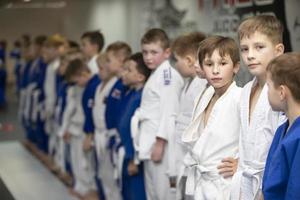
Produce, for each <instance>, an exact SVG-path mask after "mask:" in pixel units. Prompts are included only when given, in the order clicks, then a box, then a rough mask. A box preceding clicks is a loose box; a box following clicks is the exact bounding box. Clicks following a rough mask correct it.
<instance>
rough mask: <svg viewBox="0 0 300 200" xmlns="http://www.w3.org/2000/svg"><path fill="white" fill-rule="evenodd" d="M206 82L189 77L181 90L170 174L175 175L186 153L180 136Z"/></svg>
mask: <svg viewBox="0 0 300 200" xmlns="http://www.w3.org/2000/svg"><path fill="white" fill-rule="evenodd" d="M206 84H207V81H206V79H200V78H198V77H195V78H190V79H189V80H188V81H186V83H185V86H184V87H183V90H182V92H181V95H180V99H179V113H178V116H177V118H176V124H175V137H174V139H175V140H174V149H175V155H176V156H172V159H173V161H174V164H173V165H171V166H174V168H173V169H172V170H171V172H170V176H177V175H178V173H179V169H180V168H181V167H182V165H183V158H184V156H185V154H186V153H187V149H186V147H185V146H184V145H183V143H182V141H181V136H182V134H183V132H184V130H185V129H186V128H187V126H188V125H189V124H190V123H191V121H192V114H193V108H194V102H195V99H196V97H197V96H198V95H199V94H201V93H202V92H203V90H204V89H205V88H206ZM169 145H170V142H169ZM171 166H170V167H171Z"/></svg>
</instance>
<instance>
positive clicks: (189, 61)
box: [185, 55, 196, 68]
mask: <svg viewBox="0 0 300 200" xmlns="http://www.w3.org/2000/svg"><path fill="white" fill-rule="evenodd" d="M185 59H186V61H187V64H188V66H189V67H190V68H194V65H195V62H196V60H195V58H194V57H193V56H191V55H187V56H185Z"/></svg>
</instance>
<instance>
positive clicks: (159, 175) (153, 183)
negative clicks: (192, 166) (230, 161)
mask: <svg viewBox="0 0 300 200" xmlns="http://www.w3.org/2000/svg"><path fill="white" fill-rule="evenodd" d="M141 46H142V53H143V58H144V61H145V63H146V65H147V67H148V68H149V69H151V70H152V74H151V76H150V77H149V79H148V80H147V82H146V84H145V86H144V90H143V94H142V100H141V105H140V108H139V109H137V111H136V112H135V115H134V116H133V118H132V128H133V129H134V130H135V131H132V134H133V136H134V143H135V148H136V150H137V156H138V159H140V160H143V161H144V174H145V187H146V194H147V199H151V200H168V199H171V198H172V197H171V196H172V191H171V188H170V184H169V175H168V174H169V173H170V171H169V167H171V166H170V165H169V161H170V160H169V156H175V155H174V152H171V154H170V151H169V150H170V149H169V148H168V142H169V140H170V141H172V140H173V138H174V137H173V136H174V132H175V119H176V115H177V113H178V107H179V96H180V93H181V89H182V87H183V79H182V77H181V76H180V74H179V73H178V72H177V71H176V70H175V69H174V68H173V67H172V66H171V65H170V62H169V60H168V59H169V56H170V53H171V52H170V48H169V38H168V36H167V34H166V33H165V32H164V31H163V30H161V29H150V30H149V31H148V32H146V33H145V34H144V36H143V37H142V40H141Z"/></svg>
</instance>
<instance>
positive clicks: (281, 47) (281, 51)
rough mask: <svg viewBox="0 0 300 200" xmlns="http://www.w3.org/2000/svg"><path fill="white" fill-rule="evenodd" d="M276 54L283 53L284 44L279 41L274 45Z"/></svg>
mask: <svg viewBox="0 0 300 200" xmlns="http://www.w3.org/2000/svg"><path fill="white" fill-rule="evenodd" d="M275 51H276V56H280V55H281V54H283V53H284V45H283V44H282V43H279V44H277V45H276V46H275Z"/></svg>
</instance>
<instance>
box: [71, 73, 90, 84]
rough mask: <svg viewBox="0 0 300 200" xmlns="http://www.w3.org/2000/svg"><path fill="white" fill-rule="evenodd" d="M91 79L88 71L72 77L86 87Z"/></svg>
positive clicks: (76, 82) (75, 81)
mask: <svg viewBox="0 0 300 200" xmlns="http://www.w3.org/2000/svg"><path fill="white" fill-rule="evenodd" d="M89 80H90V77H89V76H87V74H86V72H79V73H77V74H75V75H74V76H73V78H72V81H73V82H74V83H75V84H76V85H78V86H80V87H85V86H86V84H87V83H88V81H89Z"/></svg>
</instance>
